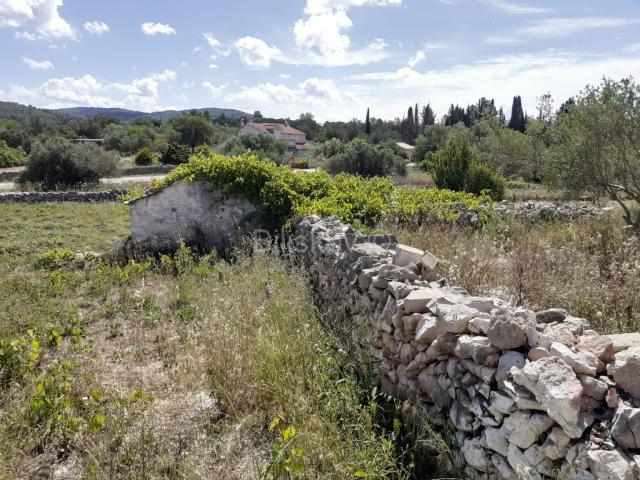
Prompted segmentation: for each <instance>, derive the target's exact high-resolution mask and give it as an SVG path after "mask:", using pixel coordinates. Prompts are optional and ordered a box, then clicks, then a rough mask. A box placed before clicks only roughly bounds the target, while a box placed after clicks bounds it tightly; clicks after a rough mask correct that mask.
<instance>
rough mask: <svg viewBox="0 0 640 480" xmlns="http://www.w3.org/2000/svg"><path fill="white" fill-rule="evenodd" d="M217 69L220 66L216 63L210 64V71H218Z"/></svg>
mask: <svg viewBox="0 0 640 480" xmlns="http://www.w3.org/2000/svg"><path fill="white" fill-rule="evenodd" d="M217 68H219V65H217V64H215V63H210V64H209V70H216V69H217Z"/></svg>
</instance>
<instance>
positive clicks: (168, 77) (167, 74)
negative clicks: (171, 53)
mask: <svg viewBox="0 0 640 480" xmlns="http://www.w3.org/2000/svg"><path fill="white" fill-rule="evenodd" d="M177 77H178V74H177V73H176V72H174V71H173V70H168V69H165V70H164V71H162V72H160V73H152V74H151V75H150V76H149V78H152V79H153V80H157V81H158V82H168V81H173V80H175V79H176V78H177Z"/></svg>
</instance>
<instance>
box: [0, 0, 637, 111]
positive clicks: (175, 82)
mask: <svg viewBox="0 0 640 480" xmlns="http://www.w3.org/2000/svg"><path fill="white" fill-rule="evenodd" d="M0 45H1V46H2V53H1V54H0V99H1V100H11V101H17V102H21V103H27V104H32V105H36V106H39V107H49V108H56V107H67V106H101V107H123V108H130V109H137V110H143V111H153V110H161V109H169V108H176V109H182V108H192V107H214V106H215V107H231V108H238V109H241V110H245V111H249V112H253V111H254V110H256V109H259V110H261V111H262V112H263V113H264V114H265V115H270V116H271V115H272V116H290V117H297V116H298V115H299V114H300V113H301V112H307V111H310V112H313V113H314V114H315V115H316V118H318V119H320V120H327V119H350V118H352V117H363V116H364V112H365V111H366V108H367V107H370V108H371V113H372V115H373V116H376V117H382V118H395V117H398V116H402V114H403V112H404V111H406V108H407V107H408V105H409V104H412V103H415V102H419V103H420V104H424V103H427V102H431V104H432V105H433V106H434V108H435V110H436V113H437V114H438V115H439V116H440V115H442V114H443V113H445V111H446V109H447V106H448V105H449V104H450V103H452V102H454V103H459V104H461V105H466V104H467V103H469V102H475V101H476V100H477V99H478V98H479V97H480V96H486V97H490V98H495V100H496V102H497V103H498V104H499V105H504V106H505V107H510V105H511V99H512V97H513V96H514V95H522V97H523V102H524V105H525V107H526V108H527V109H528V110H533V109H534V107H535V104H536V97H538V96H540V95H541V94H544V93H546V92H547V91H550V92H551V94H552V95H553V97H554V98H555V99H556V101H557V103H560V102H561V101H563V100H564V99H566V98H568V97H569V96H571V95H573V94H575V93H576V92H578V91H579V90H580V89H581V88H582V87H584V85H586V84H588V83H591V84H593V83H597V82H598V81H599V79H600V78H601V77H602V76H603V75H606V76H610V77H614V78H621V77H624V76H629V75H632V76H634V77H636V78H640V2H639V1H638V0H606V1H604V0H565V1H562V2H558V1H551V0H530V1H527V2H523V1H519V0H270V1H265V0H244V1H237V0H233V1H232V0H181V1H179V2H176V1H167V0H110V1H109V2H106V1H104V0H103V1H97V0H64V2H63V0H0ZM507 109H508V108H507Z"/></svg>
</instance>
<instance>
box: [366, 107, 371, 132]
mask: <svg viewBox="0 0 640 480" xmlns="http://www.w3.org/2000/svg"><path fill="white" fill-rule="evenodd" d="M364 131H365V133H366V134H367V135H371V121H370V120H369V109H368V108H367V118H366V119H365V121H364Z"/></svg>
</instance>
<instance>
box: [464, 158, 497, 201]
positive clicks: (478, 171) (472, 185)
mask: <svg viewBox="0 0 640 480" xmlns="http://www.w3.org/2000/svg"><path fill="white" fill-rule="evenodd" d="M505 186H506V180H505V179H504V177H503V176H502V175H500V174H499V173H497V172H496V171H494V170H492V169H491V168H489V167H487V166H486V165H481V164H479V163H476V162H474V163H472V164H471V166H470V167H469V171H468V172H467V176H466V178H465V185H464V190H465V191H466V192H469V193H475V194H476V195H480V194H481V193H482V192H483V191H484V190H489V191H490V192H491V193H490V196H491V198H493V199H494V200H495V201H498V202H499V201H500V200H502V199H503V198H504V191H505Z"/></svg>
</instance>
